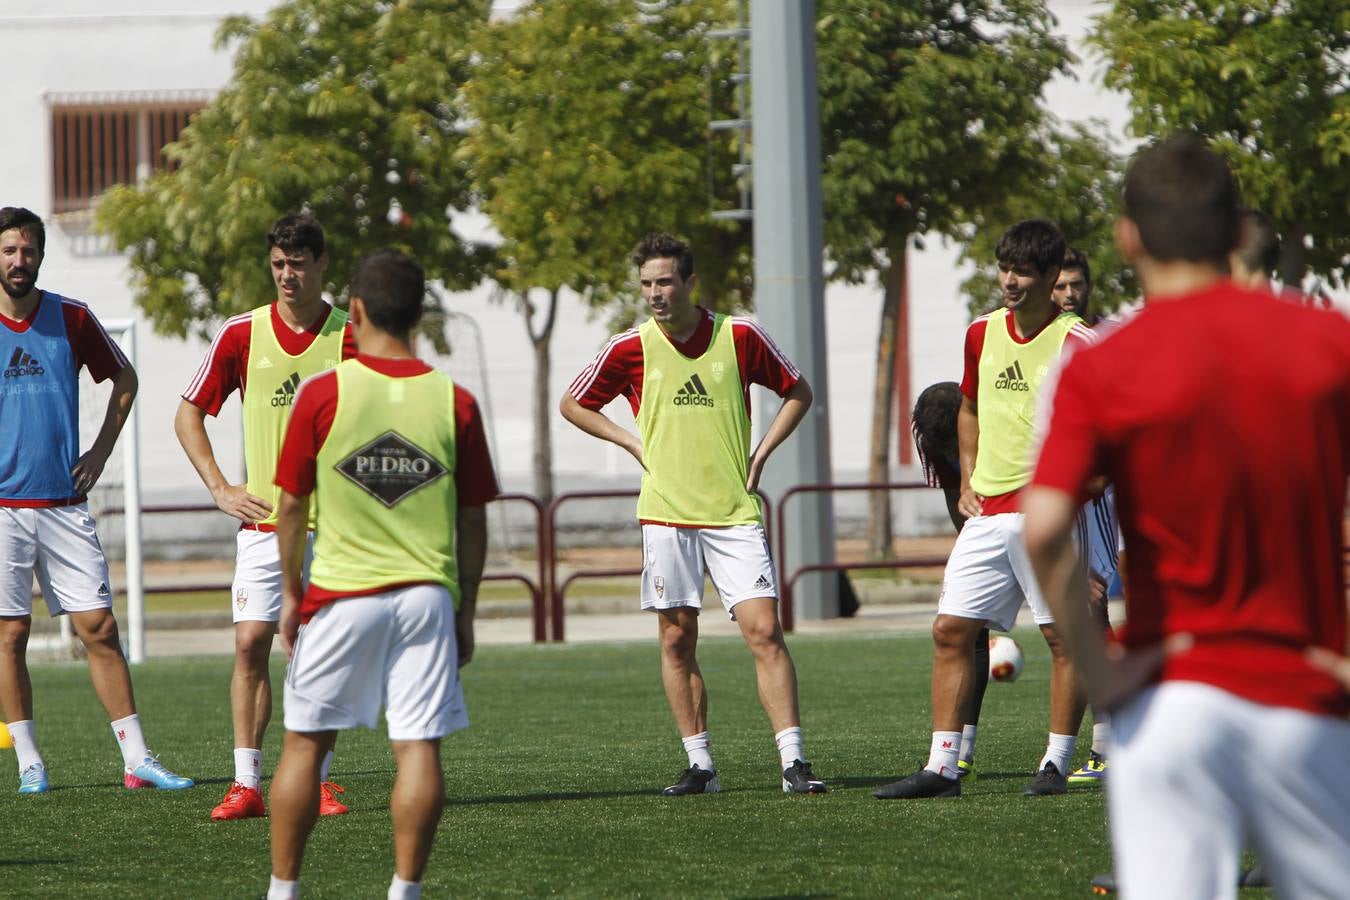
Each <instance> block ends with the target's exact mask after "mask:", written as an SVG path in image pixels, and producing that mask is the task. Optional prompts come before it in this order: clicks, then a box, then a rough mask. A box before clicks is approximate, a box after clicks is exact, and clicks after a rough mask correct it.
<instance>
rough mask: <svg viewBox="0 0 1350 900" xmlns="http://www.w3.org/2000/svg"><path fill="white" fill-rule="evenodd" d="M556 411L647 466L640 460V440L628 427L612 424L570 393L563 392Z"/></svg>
mask: <svg viewBox="0 0 1350 900" xmlns="http://www.w3.org/2000/svg"><path fill="white" fill-rule="evenodd" d="M558 411H559V412H561V413H562V417H563V418H564V419H566V420H567V421H569V422H571V423H572V424H573V425H575V426H577V427H578V428H580V429H581V430H582V431H584V432H586V433H587V434H589V435H591V436H592V437H598V438H600V440H602V441H609V442H610V443H611V444H617V445H618V446H620V447H622V448H623V449H625V450H627V451H628V452H629V454H630V455H632V457H633V459H636V460H637V461H638V465H640V466H642V467H643V468H644V469H645V468H647V465H646V463H644V462H643V460H642V441H640V440H639V439H638V436H637V435H635V434H633V433H632V432H631V431H629V430H628V429H626V428H621V427H620V426H618V425H616V424H614V421H613V420H612V419H610V418H609V416H607V415H605V414H604V413H600V412H596V411H595V410H591V409H587V408H586V407H584V406H582V405H581V404H580V403H578V402H577V398H576V397H573V396H572V395H571V394H563V398H562V403H560V404H559V405H558Z"/></svg>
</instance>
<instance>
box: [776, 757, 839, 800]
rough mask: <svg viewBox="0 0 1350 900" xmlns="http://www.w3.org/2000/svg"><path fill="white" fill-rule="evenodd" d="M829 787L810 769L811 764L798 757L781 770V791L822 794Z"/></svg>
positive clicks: (786, 792)
mask: <svg viewBox="0 0 1350 900" xmlns="http://www.w3.org/2000/svg"><path fill="white" fill-rule="evenodd" d="M828 790H829V789H828V788H826V787H825V782H823V781H821V780H820V779H819V778H817V777H816V776H815V774H814V773H812V771H811V764H810V763H809V762H806V761H805V760H802V759H799V760H797V761H796V762H794V763H793V764H792V765H790V766H788V767H787V768H786V769H784V770H783V793H785V794H824V793H826V791H828Z"/></svg>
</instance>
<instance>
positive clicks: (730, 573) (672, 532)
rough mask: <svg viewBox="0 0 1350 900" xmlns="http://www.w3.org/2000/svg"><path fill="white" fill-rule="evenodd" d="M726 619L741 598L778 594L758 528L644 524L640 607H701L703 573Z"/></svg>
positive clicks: (766, 551) (732, 615)
mask: <svg viewBox="0 0 1350 900" xmlns="http://www.w3.org/2000/svg"><path fill="white" fill-rule="evenodd" d="M705 571H706V572H707V573H708V577H709V578H711V579H712V583H713V587H714V588H716V590H717V594H718V596H719V597H721V598H722V605H723V606H724V607H725V608H726V611H727V615H729V616H730V617H731V618H733V619H734V618H736V613H735V606H736V604H737V603H740V602H742V601H744V600H752V599H755V598H757V597H774V598H776V597H777V596H778V575H777V573H776V572H775V571H774V567H773V559H772V557H770V555H769V542H768V540H767V539H766V538H765V537H764V528H763V526H760V525H728V526H727V527H725V528H676V527H674V526H672V525H651V524H645V525H643V526H642V592H641V596H642V608H643V609H674V608H676V607H681V606H689V607H693V608H694V609H702V608H703V573H704V572H705Z"/></svg>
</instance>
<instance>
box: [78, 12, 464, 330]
mask: <svg viewBox="0 0 1350 900" xmlns="http://www.w3.org/2000/svg"><path fill="white" fill-rule="evenodd" d="M489 7H490V2H489V0H404V2H399V3H388V2H386V3H372V2H361V0H291V2H288V3H285V4H283V5H281V6H278V7H276V8H275V9H273V10H272V11H271V12H269V13H268V14H267V16H266V18H265V19H264V20H262V21H260V22H253V21H251V20H249V19H248V18H246V17H233V18H230V19H227V20H226V21H225V22H224V23H222V25H221V27H220V30H219V32H218V33H217V41H218V43H219V44H221V45H225V44H229V43H231V42H236V41H237V42H238V43H239V48H238V50H237V52H236V55H235V63H234V73H233V76H232V77H231V80H230V82H229V83H228V84H227V85H226V87H225V88H224V89H223V90H222V91H221V93H220V94H219V96H218V97H217V98H216V99H215V100H214V101H212V102H211V103H210V104H209V105H208V106H207V107H206V108H205V109H203V110H202V111H201V112H199V113H198V114H197V115H196V116H195V117H194V118H193V120H192V123H191V124H190V125H189V126H188V128H187V129H186V130H185V131H184V133H183V136H182V139H181V140H180V141H178V142H177V143H176V144H174V145H171V146H170V147H169V148H168V150H167V154H168V156H169V158H170V159H171V160H172V162H173V164H174V168H173V169H172V170H171V171H166V172H163V173H160V174H157V175H155V176H153V177H152V178H150V179H149V180H148V181H147V182H146V183H145V184H144V185H142V186H141V187H119V188H114V189H113V190H111V191H110V192H108V193H107V194H106V195H105V196H104V198H103V200H102V202H101V204H100V207H99V210H98V220H97V221H98V225H99V227H100V228H101V229H103V230H104V231H106V232H107V233H108V234H109V235H111V237H112V240H113V243H114V244H115V245H116V246H117V247H118V248H119V249H122V250H130V251H131V258H130V263H131V270H132V278H133V289H134V292H135V299H136V303H137V305H138V306H139V307H140V308H141V310H142V311H143V312H144V313H145V314H146V315H147V316H148V317H149V318H150V320H151V322H152V323H153V324H154V327H155V329H156V330H157V331H160V332H162V333H167V334H177V335H185V334H188V333H190V332H195V333H198V334H206V333H208V332H209V331H210V330H211V329H212V328H213V327H214V324H215V323H216V322H218V321H219V320H220V319H221V318H223V317H226V316H229V315H231V314H234V313H238V312H241V311H243V310H246V309H249V308H251V307H254V306H257V305H258V304H259V303H260V302H262V301H264V300H266V299H270V298H271V296H272V295H273V293H274V288H273V287H272V285H271V283H270V280H269V275H268V272H267V267H266V266H265V265H263V263H262V259H263V254H264V252H265V249H266V245H265V243H264V240H263V237H264V235H266V233H267V230H268V228H269V227H270V226H271V224H272V222H273V221H274V220H275V219H276V218H277V217H278V216H279V215H282V214H284V213H287V212H295V211H297V210H300V209H301V208H306V207H307V208H308V209H309V210H310V211H311V212H313V213H314V214H315V215H316V216H317V217H318V218H319V220H320V222H322V223H323V225H324V230H325V232H326V235H327V243H328V253H329V256H330V259H331V265H330V266H329V268H328V270H327V284H326V285H325V287H326V289H327V290H328V291H329V292H331V293H332V294H334V295H338V294H340V293H341V292H342V291H343V289H344V288H345V286H346V284H347V280H348V276H349V274H350V272H351V267H352V265H353V264H354V263H355V261H356V258H357V257H358V256H359V255H360V254H361V253H362V252H364V251H366V250H370V249H374V248H376V247H381V246H393V247H398V248H401V249H403V250H405V251H407V252H409V253H411V254H412V255H413V256H414V257H416V258H417V259H418V260H419V261H420V262H421V263H422V265H423V266H424V267H425V269H426V272H427V275H428V277H429V278H433V279H439V280H440V281H442V282H443V283H445V284H446V285H447V286H449V287H452V288H466V287H470V286H472V285H473V284H475V283H476V282H477V281H478V280H479V279H480V278H481V271H482V269H483V266H484V263H485V262H486V254H485V253H484V252H483V250H482V249H480V248H476V247H474V246H472V245H470V244H468V243H466V242H465V241H463V240H461V239H460V238H459V237H458V236H457V235H456V234H455V233H454V232H453V231H452V230H451V227H450V221H449V220H450V217H451V216H452V215H453V214H454V213H455V212H457V211H460V210H463V209H466V208H467V207H468V206H469V200H470V193H469V184H468V178H467V174H466V171H465V164H464V162H463V161H462V160H461V159H459V158H458V157H457V155H456V153H455V151H456V150H457V149H458V147H459V145H460V143H461V142H462V140H463V130H464V125H463V122H462V120H461V119H460V117H459V112H458V109H457V108H456V106H455V104H454V99H455V97H456V95H457V93H458V90H459V84H460V83H461V82H462V81H463V80H464V78H466V77H467V72H468V65H469V48H468V45H467V44H466V43H465V41H464V40H463V35H465V34H466V33H468V32H469V31H470V28H471V26H473V25H476V24H477V23H478V22H480V21H482V20H485V19H486V18H487V14H488V11H489Z"/></svg>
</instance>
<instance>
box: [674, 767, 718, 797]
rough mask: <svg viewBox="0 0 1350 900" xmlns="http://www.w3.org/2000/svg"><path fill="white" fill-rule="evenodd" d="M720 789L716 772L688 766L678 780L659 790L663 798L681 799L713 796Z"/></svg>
mask: <svg viewBox="0 0 1350 900" xmlns="http://www.w3.org/2000/svg"><path fill="white" fill-rule="evenodd" d="M721 789H722V783H721V782H720V781H718V780H717V772H716V770H714V771H711V772H710V771H708V770H707V769H700V768H699V767H698V766H690V767H689V768H687V769H685V770H684V772H683V773H681V775H680V780H679V781H677V782H675V783H674V784H672V785H671V786H670V787H667V788H663V789H662V790H661V796H663V797H683V796H686V795H687V794H715V793H717V792H718V791H720V790H721Z"/></svg>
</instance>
